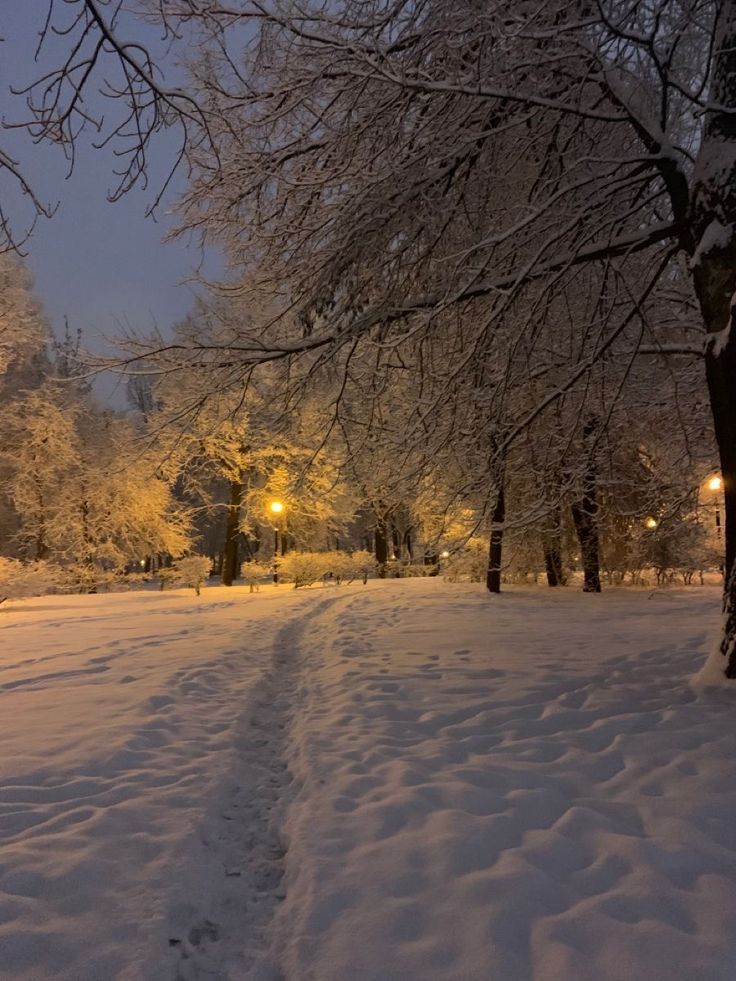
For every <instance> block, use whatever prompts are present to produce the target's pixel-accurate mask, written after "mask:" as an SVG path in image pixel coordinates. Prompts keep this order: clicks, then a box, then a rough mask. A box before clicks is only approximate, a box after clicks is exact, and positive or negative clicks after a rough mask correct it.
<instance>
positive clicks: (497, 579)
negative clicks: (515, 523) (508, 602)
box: [486, 482, 506, 593]
mask: <svg viewBox="0 0 736 981" xmlns="http://www.w3.org/2000/svg"><path fill="white" fill-rule="evenodd" d="M505 520H506V495H505V493H504V486H503V482H501V483H499V486H498V491H497V493H496V503H495V505H494V508H493V516H492V518H491V543H490V547H489V549H488V573H487V575H486V586H487V587H488V591H489V592H491V593H500V592H501V560H502V557H503V523H504V521H505Z"/></svg>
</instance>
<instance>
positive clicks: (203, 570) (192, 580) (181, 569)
mask: <svg viewBox="0 0 736 981" xmlns="http://www.w3.org/2000/svg"><path fill="white" fill-rule="evenodd" d="M211 567H212V563H211V561H210V560H209V558H208V557H207V556H206V555H187V556H185V557H184V558H183V559H177V561H176V562H175V563H174V565H173V573H174V579H175V581H176V582H178V583H181V585H182V586H191V587H192V588H193V589H194V592H195V593H196V594H197V596H199V594H200V590H201V589H202V583H203V582H204V581H205V579H207V576H208V575H209V573H210V568H211Z"/></svg>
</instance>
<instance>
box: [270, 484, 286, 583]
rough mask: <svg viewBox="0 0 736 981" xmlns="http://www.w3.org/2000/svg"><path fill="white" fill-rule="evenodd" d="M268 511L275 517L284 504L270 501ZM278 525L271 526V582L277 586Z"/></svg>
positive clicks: (282, 509)
mask: <svg viewBox="0 0 736 981" xmlns="http://www.w3.org/2000/svg"><path fill="white" fill-rule="evenodd" d="M268 508H269V511H270V512H271V514H273V515H274V516H275V517H278V515H280V514H282V513H283V511H284V505H283V502H282V501H271V503H270V504H269V505H268ZM278 563H279V527H278V525H277V524H276V525H274V526H273V582H274V585H275V586H277V585H278V582H279V566H278Z"/></svg>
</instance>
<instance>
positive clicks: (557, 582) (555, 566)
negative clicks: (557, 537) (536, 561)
mask: <svg viewBox="0 0 736 981" xmlns="http://www.w3.org/2000/svg"><path fill="white" fill-rule="evenodd" d="M544 568H545V570H546V572H547V585H548V586H564V585H565V582H566V579H565V573H564V570H563V567H562V552H561V550H560V545H559V541H557V542H550V541H547V542H545V543H544Z"/></svg>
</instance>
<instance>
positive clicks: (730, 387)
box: [691, 0, 736, 678]
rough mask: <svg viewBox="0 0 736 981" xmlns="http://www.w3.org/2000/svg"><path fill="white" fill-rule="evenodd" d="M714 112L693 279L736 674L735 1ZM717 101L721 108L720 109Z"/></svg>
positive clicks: (725, 647)
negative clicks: (717, 469)
mask: <svg viewBox="0 0 736 981" xmlns="http://www.w3.org/2000/svg"><path fill="white" fill-rule="evenodd" d="M708 101H709V111H708V113H707V115H706V117H705V124H704V129H703V137H702V141H701V144H700V148H699V151H698V157H697V160H696V164H695V170H694V175H693V194H692V215H691V217H692V224H693V241H692V247H693V248H695V247H696V246H697V253H696V257H695V258H694V259H693V266H694V268H693V280H694V284H695V290H696V293H697V296H698V300H699V302H700V308H701V310H702V313H703V319H704V321H705V327H706V330H707V331H708V335H709V336H708V343H707V346H706V355H705V371H706V378H707V381H708V391H709V393H710V403H711V409H712V412H713V423H714V429H715V435H716V442H717V443H718V452H719V455H720V460H721V476H722V479H723V492H724V498H725V544H726V555H725V591H724V612H725V617H724V631H723V635H722V638H721V653H722V654H723V656H724V659H725V661H724V670H725V674H726V676H727V677H728V678H734V677H736V156H735V155H734V153H735V151H736V2H734V0H724V2H723V3H722V4H720V6H719V12H718V20H717V23H716V30H715V45H714V55H713V69H712V77H711V86H710V93H709V100H708ZM716 107H717V108H716Z"/></svg>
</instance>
